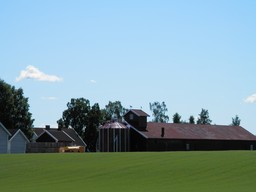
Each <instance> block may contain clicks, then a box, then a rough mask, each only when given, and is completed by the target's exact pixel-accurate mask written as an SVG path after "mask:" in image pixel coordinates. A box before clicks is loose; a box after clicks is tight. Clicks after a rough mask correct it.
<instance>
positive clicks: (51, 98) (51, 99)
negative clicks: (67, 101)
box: [41, 97, 58, 101]
mask: <svg viewBox="0 0 256 192" xmlns="http://www.w3.org/2000/svg"><path fill="white" fill-rule="evenodd" d="M41 99H43V100H49V101H54V100H57V99H58V98H57V97H42V98H41Z"/></svg>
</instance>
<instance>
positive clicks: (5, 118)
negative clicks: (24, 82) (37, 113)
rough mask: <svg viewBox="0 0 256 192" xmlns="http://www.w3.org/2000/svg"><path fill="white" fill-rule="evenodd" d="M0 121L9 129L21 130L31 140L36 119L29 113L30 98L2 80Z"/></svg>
mask: <svg viewBox="0 0 256 192" xmlns="http://www.w3.org/2000/svg"><path fill="white" fill-rule="evenodd" d="M0 121H1V123H2V124H3V125H4V126H5V127H6V128H7V129H21V130H22V131H23V132H24V133H25V135H26V136H27V137H28V139H31V137H32V129H31V128H32V127H33V122H34V119H32V114H31V113H30V112H29V104H28V98H26V97H24V95H23V90H22V89H21V88H19V89H16V88H15V87H14V86H11V85H9V84H7V83H5V82H4V81H3V80H1V79H0Z"/></svg>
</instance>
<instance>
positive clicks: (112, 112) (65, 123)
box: [0, 79, 241, 151]
mask: <svg viewBox="0 0 256 192" xmlns="http://www.w3.org/2000/svg"><path fill="white" fill-rule="evenodd" d="M149 108H150V111H151V113H152V117H153V119H152V121H153V122H162V123H167V122H168V121H169V116H168V115H167V112H168V109H167V107H166V104H165V102H161V103H160V102H152V103H149ZM127 111H128V109H127V108H125V107H123V106H122V103H121V102H120V101H114V102H112V101H109V103H108V104H107V105H105V107H104V108H103V109H101V108H100V106H99V104H98V103H95V104H93V105H92V104H91V103H90V101H89V100H88V99H85V98H72V99H71V100H70V101H69V102H68V103H67V109H66V110H64V111H63V113H62V117H60V119H59V120H57V123H58V128H69V127H72V128H74V129H75V131H76V132H77V133H78V134H79V135H80V136H81V137H82V139H83V140H84V141H85V142H86V144H87V148H88V150H90V151H96V143H97V138H98V128H99V126H100V125H103V124H104V123H105V122H107V121H110V120H112V119H116V120H122V117H123V115H124V114H125V113H126V112H127ZM172 120H173V123H191V124H195V123H197V124H211V122H212V121H211V119H210V117H209V112H208V110H206V109H202V111H201V113H200V114H199V116H198V119H197V121H196V122H195V118H194V117H193V116H190V117H189V120H188V122H187V121H184V120H182V119H181V116H180V115H179V114H178V113H175V114H174V115H173V117H172ZM240 121H241V120H240V118H239V117H238V116H237V115H236V116H235V117H234V118H232V124H231V125H234V126H239V125H240ZM0 122H1V123H2V124H3V125H4V126H5V127H6V128H8V129H14V128H19V129H21V130H22V131H23V132H24V133H25V134H26V136H27V137H28V138H29V139H31V137H32V128H33V122H34V119H32V113H30V112H29V103H28V98H26V97H25V96H24V95H23V90H22V88H19V89H16V88H15V87H14V86H11V85H9V84H7V83H5V82H4V81H3V80H1V79H0Z"/></svg>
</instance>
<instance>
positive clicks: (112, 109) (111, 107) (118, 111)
mask: <svg viewBox="0 0 256 192" xmlns="http://www.w3.org/2000/svg"><path fill="white" fill-rule="evenodd" d="M127 111H128V110H127V109H126V108H124V107H123V106H122V103H121V102H120V101H115V102H111V101H109V103H108V104H107V105H106V106H105V109H103V110H102V113H103V117H104V120H111V119H112V118H116V119H119V120H120V119H122V117H123V115H124V114H125V113H126V112H127Z"/></svg>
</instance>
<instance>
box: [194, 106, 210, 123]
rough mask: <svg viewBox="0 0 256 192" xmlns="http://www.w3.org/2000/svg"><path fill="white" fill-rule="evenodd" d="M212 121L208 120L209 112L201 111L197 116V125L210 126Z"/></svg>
mask: <svg viewBox="0 0 256 192" xmlns="http://www.w3.org/2000/svg"><path fill="white" fill-rule="evenodd" d="M211 122H212V120H211V119H210V118H209V112H208V110H206V109H202V111H201V113H200V114H199V117H198V120H197V124H208V125H210V124H211Z"/></svg>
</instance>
